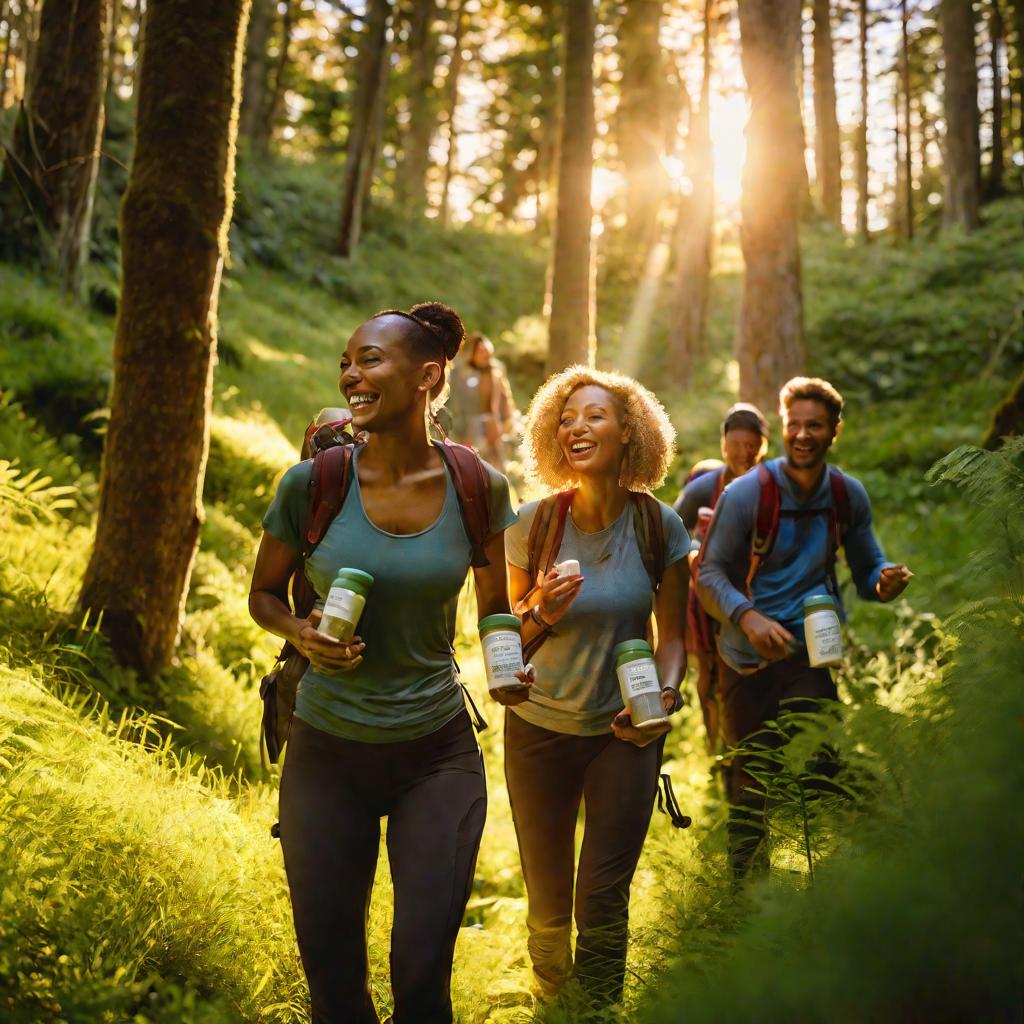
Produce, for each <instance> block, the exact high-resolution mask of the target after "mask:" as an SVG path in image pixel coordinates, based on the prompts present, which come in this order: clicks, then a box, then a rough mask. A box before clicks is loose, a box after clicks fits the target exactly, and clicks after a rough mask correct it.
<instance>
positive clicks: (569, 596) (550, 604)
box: [536, 569, 583, 626]
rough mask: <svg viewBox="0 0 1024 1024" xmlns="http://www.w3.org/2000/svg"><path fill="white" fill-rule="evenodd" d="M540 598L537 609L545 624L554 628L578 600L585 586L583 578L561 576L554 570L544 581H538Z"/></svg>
mask: <svg viewBox="0 0 1024 1024" xmlns="http://www.w3.org/2000/svg"><path fill="white" fill-rule="evenodd" d="M537 585H538V587H540V596H539V598H538V599H537V602H536V603H537V608H538V609H539V611H540V617H541V618H542V619H543V620H544V622H545V623H546V624H547V625H549V626H553V625H554V624H555V623H556V622H558V620H559V619H561V618H562V616H563V615H565V613H566V612H567V611H568V610H569V605H571V604H572V603H573V601H575V600H576V595H577V594H578V593H579V592H580V587H581V586H583V577H582V576H559V575H558V573H557V572H556V571H555V570H554V569H552V570H551V572H549V573H548V574H547V576H545V577H544V578H543V579H538V581H537Z"/></svg>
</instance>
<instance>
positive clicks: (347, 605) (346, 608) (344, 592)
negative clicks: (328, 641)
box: [317, 569, 373, 643]
mask: <svg viewBox="0 0 1024 1024" xmlns="http://www.w3.org/2000/svg"><path fill="white" fill-rule="evenodd" d="M372 586H373V577H372V576H371V575H370V574H369V573H368V572H363V570H362V569H339V570H338V574H337V576H335V577H334V582H333V583H332V584H331V589H330V591H329V592H328V594H327V600H326V601H324V613H323V618H322V619H321V620H320V625H319V626H318V627H317V629H318V630H319V631H320V632H321V633H323V634H324V636H330V637H334V639H335V640H341V641H342V642H343V643H348V641H349V640H351V639H352V637H353V636H355V633H356V627H357V626H358V625H359V619H360V618H361V617H362V614H363V609H364V608H365V607H366V596H367V595H368V594H369V593H370V588H371V587H372Z"/></svg>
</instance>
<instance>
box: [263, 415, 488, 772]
mask: <svg viewBox="0 0 1024 1024" xmlns="http://www.w3.org/2000/svg"><path fill="white" fill-rule="evenodd" d="M311 426H312V424H311ZM346 426H347V424H346V423H345V422H344V421H338V422H337V423H329V424H324V425H322V426H320V427H319V429H317V430H315V432H313V433H312V435H311V432H310V430H309V429H307V431H306V438H305V441H304V451H305V448H306V446H307V445H309V450H310V453H311V454H312V456H313V469H312V472H311V473H310V477H309V501H308V506H307V512H306V528H305V533H304V535H303V543H302V557H301V562H300V564H299V567H298V568H297V569H296V570H295V573H294V574H293V575H292V579H291V584H290V588H289V589H290V592H291V601H292V610H293V612H294V613H295V615H297V616H298V617H299V618H306V616H308V615H309V613H310V612H311V611H312V609H313V605H314V603H315V602H316V592H315V591H314V590H313V586H312V584H311V583H310V582H309V580H308V579H307V578H306V572H305V568H306V562H307V561H308V560H309V558H310V556H311V555H312V554H313V552H314V550H315V549H316V547H317V545H318V544H319V543H320V541H322V540H323V539H324V536H325V535H326V533H327V530H328V527H330V525H331V523H332V522H334V519H335V517H336V516H337V515H338V513H339V512H340V511H341V507H342V505H344V503H345V498H346V496H347V495H348V491H349V486H350V484H351V482H352V455H353V452H354V450H355V447H356V445H357V444H359V443H361V442H359V441H356V440H355V439H354V438H353V437H352V436H351V434H349V433H348V432H347V430H346V429H345V427H346ZM326 428H332V429H330V430H327V429H326ZM434 445H435V447H436V448H437V450H438V453H439V454H440V456H441V458H442V460H443V461H444V464H445V468H446V469H447V470H448V473H449V474H450V475H451V478H452V483H453V484H454V485H455V494H456V496H457V498H458V501H459V511H460V513H461V515H462V523H463V525H464V526H465V528H466V533H467V535H468V536H469V542H470V544H471V546H472V551H473V554H472V560H471V563H470V564H471V565H472V566H473V567H474V568H480V567H482V566H485V565H488V564H490V563H489V562H488V559H487V556H486V554H485V553H484V546H485V545H486V543H487V540H488V538H489V537H490V535H491V529H490V522H491V510H490V494H491V488H490V482H489V480H488V478H487V471H486V470H485V469H484V465H483V462H482V461H481V459H480V456H479V455H477V453H476V452H475V451H473V449H472V448H467V447H465V446H464V445H461V444H455V443H454V442H452V441H448V440H445V441H443V442H440V441H435V442H434ZM308 667H309V661H308V660H307V659H306V658H304V657H303V656H302V655H301V654H300V653H299V652H298V651H297V650H296V649H295V648H294V647H293V646H292V645H291V644H290V643H287V642H286V643H285V644H284V646H283V647H282V648H281V653H280V654H278V656H277V661H276V662H275V664H274V667H273V668H272V669H271V670H270V672H269V673H267V675H265V676H264V677H263V680H262V681H261V683H260V697H261V698H262V700H263V725H262V735H263V747H264V748H265V750H266V756H267V757H268V758H269V759H270V761H271V762H272V763H276V762H277V760H278V758H280V756H281V750H282V748H283V747H284V744H285V741H286V740H287V739H288V732H289V730H290V728H291V722H292V715H293V713H294V711H295V693H296V690H297V689H298V685H299V680H300V679H301V678H302V676H303V675H304V674H305V671H306V669H307V668H308ZM477 717H478V720H479V714H478V716H477Z"/></svg>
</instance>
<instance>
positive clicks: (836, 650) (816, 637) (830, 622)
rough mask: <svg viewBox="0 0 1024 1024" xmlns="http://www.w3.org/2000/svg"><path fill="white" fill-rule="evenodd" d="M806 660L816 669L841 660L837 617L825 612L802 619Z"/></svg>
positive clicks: (832, 613)
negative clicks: (805, 643)
mask: <svg viewBox="0 0 1024 1024" xmlns="http://www.w3.org/2000/svg"><path fill="white" fill-rule="evenodd" d="M804 639H805V640H806V641H807V660H808V661H809V662H810V664H811V665H812V666H813V667H815V668H817V667H819V666H821V665H833V664H837V663H838V662H840V661H842V660H843V633H842V628H841V627H840V625H839V616H838V615H837V614H836V613H835V612H830V611H827V610H823V611H818V612H812V613H811V614H810V615H808V616H807V618H806V619H804Z"/></svg>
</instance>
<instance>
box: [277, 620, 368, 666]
mask: <svg viewBox="0 0 1024 1024" xmlns="http://www.w3.org/2000/svg"><path fill="white" fill-rule="evenodd" d="M322 618H323V612H322V611H321V610H320V609H319V608H314V609H313V610H312V611H311V612H310V613H309V618H308V619H307V620H306V621H305V623H304V624H303V625H302V626H301V628H300V629H299V631H298V633H297V634H296V635H295V636H293V637H292V638H291V644H292V646H293V647H294V648H295V649H296V650H297V651H298V652H299V654H301V655H302V656H303V657H304V658H308V659H309V663H310V664H311V665H312V666H313V668H315V669H317V670H319V671H321V672H349V671H351V670H352V669H354V668H355V667H356V665H358V664H359V663H360V662H361V661H362V660H363V654H362V652H363V650H364V648H365V647H366V644H364V643H363V641H362V638H361V637H358V636H354V637H352V639H351V640H350V641H349V642H348V643H342V641H341V640H335V639H334V637H332V636H326V635H325V634H323V633H320V632H318V631H317V628H316V627H317V626H318V625H319V624H320V620H321V619H322Z"/></svg>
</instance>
